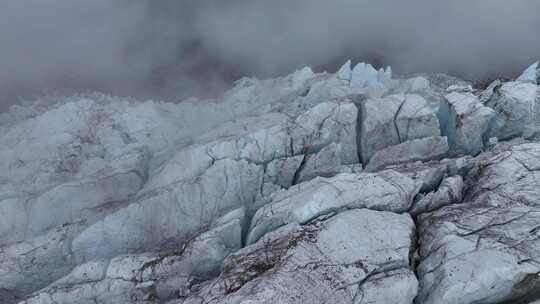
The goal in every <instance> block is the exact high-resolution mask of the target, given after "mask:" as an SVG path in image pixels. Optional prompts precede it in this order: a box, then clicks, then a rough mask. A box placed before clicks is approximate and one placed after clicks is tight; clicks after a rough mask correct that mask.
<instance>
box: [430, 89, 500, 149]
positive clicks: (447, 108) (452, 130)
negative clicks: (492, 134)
mask: <svg viewBox="0 0 540 304" xmlns="http://www.w3.org/2000/svg"><path fill="white" fill-rule="evenodd" d="M439 111H440V117H441V125H442V133H443V135H446V136H447V137H448V143H449V145H450V149H451V151H452V154H454V155H456V154H465V155H476V154H478V153H480V152H481V151H482V149H483V148H484V142H485V141H486V140H487V136H488V135H487V132H488V129H489V126H490V123H491V121H492V119H493V117H494V116H495V111H493V110H492V109H491V108H489V107H486V106H484V105H483V104H482V103H480V101H479V100H478V97H476V96H475V95H473V94H472V93H457V92H453V93H450V94H448V95H446V96H445V100H444V102H443V104H442V105H441V108H440V110H439Z"/></svg>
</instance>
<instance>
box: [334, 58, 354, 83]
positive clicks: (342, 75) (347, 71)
mask: <svg viewBox="0 0 540 304" xmlns="http://www.w3.org/2000/svg"><path fill="white" fill-rule="evenodd" d="M336 76H337V78H338V79H341V80H346V81H351V79H352V70H351V61H350V60H349V61H347V62H345V64H344V65H343V66H341V68H340V69H339V71H338V72H337V74H336Z"/></svg>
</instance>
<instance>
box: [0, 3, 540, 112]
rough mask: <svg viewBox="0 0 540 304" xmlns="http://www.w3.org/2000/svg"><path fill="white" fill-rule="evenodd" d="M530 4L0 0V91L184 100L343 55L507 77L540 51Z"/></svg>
mask: <svg viewBox="0 0 540 304" xmlns="http://www.w3.org/2000/svg"><path fill="white" fill-rule="evenodd" d="M539 8H540V3H539V2H538V1H527V0H522V1H514V2H512V3H511V4H510V3H509V2H508V1H502V0H491V1H464V0H457V1H444V2H441V1H427V0H412V1H406V2H405V1H395V0H382V1H367V0H337V1H331V2H330V1H323V0H298V1H292V2H291V1H285V0H276V1H271V2H270V1H263V0H255V1H246V0H231V1H216V0H208V1H192V0H164V1H149V0H144V1H136V2H133V1H126V0H97V1H83V0H69V1H68V0H42V1H38V0H25V1H5V2H3V3H2V4H0V46H1V48H0V91H1V92H2V94H0V95H1V96H2V97H1V102H2V103H4V104H5V103H13V102H15V101H16V100H17V99H18V98H19V97H25V96H28V95H32V94H38V95H39V94H43V93H51V92H52V93H55V92H56V91H58V92H64V91H65V90H66V89H70V90H69V92H73V91H85V90H99V91H104V92H107V93H112V94H115V95H132V96H137V97H143V98H150V97H153V98H164V99H169V100H171V99H174V100H177V99H182V98H185V97H188V96H192V95H195V96H202V97H207V96H212V95H214V94H216V93H218V92H221V91H222V90H223V89H224V88H227V87H228V86H229V85H230V83H231V82H232V81H233V80H236V79H238V78H239V77H241V76H245V75H247V76H258V77H273V76H277V75H281V74H285V73H290V72H292V71H294V70H295V69H298V68H301V67H303V66H306V65H309V66H312V67H313V68H315V69H316V70H319V71H320V70H326V69H327V70H332V69H335V68H336V67H338V65H339V64H341V63H343V62H344V61H345V60H346V59H349V58H352V59H355V60H357V61H360V60H367V61H370V62H372V63H375V64H376V65H392V67H393V68H394V70H395V71H396V72H398V73H416V72H444V73H450V74H454V75H457V76H460V77H464V78H468V79H477V78H484V77H499V76H507V77H512V76H515V75H516V73H517V72H519V71H520V70H522V69H523V68H524V67H525V66H527V64H529V63H531V62H532V61H534V59H536V58H537V57H538V54H540V40H539V39H537V30H538V28H540V19H538V18H537V13H536V12H538V9H539Z"/></svg>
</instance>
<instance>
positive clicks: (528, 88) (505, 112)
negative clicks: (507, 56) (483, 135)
mask: <svg viewBox="0 0 540 304" xmlns="http://www.w3.org/2000/svg"><path fill="white" fill-rule="evenodd" d="M486 105H487V106H489V107H491V108H492V109H493V110H495V112H496V116H495V119H494V120H493V122H492V124H491V126H490V128H491V129H490V133H489V137H497V138H498V139H499V140H507V139H511V138H515V137H519V136H527V137H528V136H532V135H534V134H536V133H538V131H537V130H536V129H537V127H538V125H539V124H538V120H539V118H538V114H539V113H540V106H539V100H538V86H537V85H536V84H533V83H524V82H507V83H504V84H502V85H501V87H500V88H498V89H497V90H496V91H495V93H494V94H493V96H492V97H491V99H490V100H489V101H487V102H486Z"/></svg>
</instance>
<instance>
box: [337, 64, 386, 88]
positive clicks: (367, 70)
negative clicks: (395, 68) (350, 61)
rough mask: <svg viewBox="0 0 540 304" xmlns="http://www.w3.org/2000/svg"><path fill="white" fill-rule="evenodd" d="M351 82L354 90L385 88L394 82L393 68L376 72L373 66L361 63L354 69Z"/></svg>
mask: <svg viewBox="0 0 540 304" xmlns="http://www.w3.org/2000/svg"><path fill="white" fill-rule="evenodd" d="M344 67H345V68H346V66H344ZM349 67H350V66H349ZM340 75H341V70H340ZM340 77H341V76H340ZM350 80H351V87H353V88H364V87H372V88H383V87H386V86H388V84H389V82H390V81H391V80H392V68H390V67H387V68H386V69H383V68H381V69H379V70H376V69H375V68H374V67H373V66H372V65H371V64H369V63H364V62H360V63H358V64H357V65H356V66H355V67H354V68H353V69H352V72H351V78H350Z"/></svg>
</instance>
